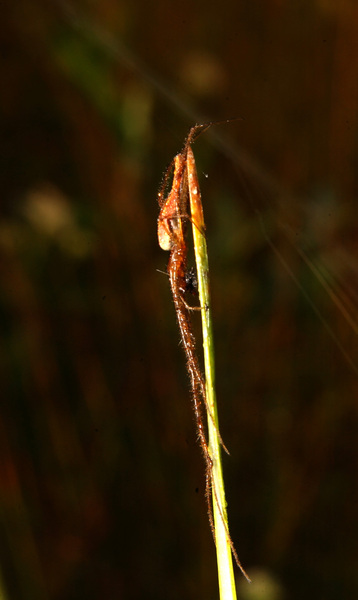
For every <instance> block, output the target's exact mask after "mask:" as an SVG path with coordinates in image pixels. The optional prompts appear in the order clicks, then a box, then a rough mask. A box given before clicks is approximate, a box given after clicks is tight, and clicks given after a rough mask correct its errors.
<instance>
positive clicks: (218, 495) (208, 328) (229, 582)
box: [188, 147, 237, 600]
mask: <svg viewBox="0 0 358 600" xmlns="http://www.w3.org/2000/svg"><path fill="white" fill-rule="evenodd" d="M191 152H192V151H191V148H190V147H189V149H188V157H189V160H190V153H191ZM192 169H195V162H194V161H192ZM191 178H194V179H193V181H194V182H193V181H190V180H191ZM192 184H193V185H192ZM193 190H194V193H193ZM195 190H196V191H195ZM189 194H190V209H191V215H192V225H193V239H194V253H195V261H196V268H197V275H198V288H199V298H200V305H201V306H202V307H204V309H203V310H202V311H201V318H202V331H203V348H204V365H205V380H206V398H207V405H208V408H209V410H210V411H211V415H212V418H210V416H209V415H208V431H209V453H210V456H211V460H212V465H213V467H212V502H213V516H214V525H215V544H216V555H217V566H218V579H219V590H220V600H236V598H237V596H236V587H235V578H234V570H233V561H232V552H231V545H230V538H229V533H228V532H229V527H228V520H227V512H226V499H225V489H224V480H223V472H222V463H221V447H220V440H219V435H218V432H219V421H218V414H217V406H216V395H215V364H214V343H213V331H212V322H211V310H210V294H209V263H208V253H207V246H206V239H205V235H204V230H205V224H204V218H203V211H202V205H201V199H200V191H199V186H198V185H197V176H196V171H192V172H191V173H190V171H189Z"/></svg>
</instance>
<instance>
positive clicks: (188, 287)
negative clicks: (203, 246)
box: [185, 267, 198, 296]
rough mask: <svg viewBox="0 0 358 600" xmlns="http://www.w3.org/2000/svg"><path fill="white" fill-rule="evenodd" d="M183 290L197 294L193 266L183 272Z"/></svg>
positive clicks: (196, 280) (196, 282) (195, 275)
mask: <svg viewBox="0 0 358 600" xmlns="http://www.w3.org/2000/svg"><path fill="white" fill-rule="evenodd" d="M185 291H186V292H188V294H192V296H198V277H197V274H196V269H195V268H194V267H191V269H188V270H187V272H186V273H185Z"/></svg>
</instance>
